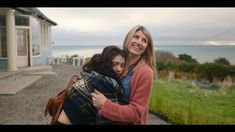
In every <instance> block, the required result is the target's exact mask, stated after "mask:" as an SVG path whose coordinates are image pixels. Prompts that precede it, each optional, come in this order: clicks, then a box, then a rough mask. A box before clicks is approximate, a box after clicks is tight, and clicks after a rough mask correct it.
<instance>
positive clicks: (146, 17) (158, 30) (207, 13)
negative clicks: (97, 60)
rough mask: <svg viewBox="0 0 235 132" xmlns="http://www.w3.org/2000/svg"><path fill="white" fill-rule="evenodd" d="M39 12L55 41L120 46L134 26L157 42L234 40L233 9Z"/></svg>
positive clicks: (50, 10) (57, 9)
mask: <svg viewBox="0 0 235 132" xmlns="http://www.w3.org/2000/svg"><path fill="white" fill-rule="evenodd" d="M39 9H40V10H41V11H42V12H43V13H44V14H45V15H46V16H48V17H49V18H50V19H52V20H53V21H55V22H57V23H58V26H56V27H53V34H54V35H53V36H54V39H55V41H78V40H79V41H87V42H88V41H89V42H93V43H95V42H101V41H102V40H104V41H105V40H107V41H115V42H116V43H121V42H122V40H123V39H124V36H125V35H126V33H127V32H128V31H129V29H131V28H132V27H133V26H135V25H144V26H146V27H147V28H148V29H149V31H150V32H151V33H152V36H153V38H154V41H158V42H164V41H165V42H172V43H177V42H179V43H181V42H186V43H188V42H197V43H198V42H201V43H204V42H207V41H210V42H212V41H213V42H215V41H217V42H219V41H225V40H226V41H229V42H231V41H234V37H233V36H235V32H229V30H230V29H232V28H234V27H235V25H234V23H235V17H232V16H235V8H39ZM219 33H221V34H219ZM213 35H214V36H213ZM213 37H214V38H213ZM208 44H209V43H208Z"/></svg>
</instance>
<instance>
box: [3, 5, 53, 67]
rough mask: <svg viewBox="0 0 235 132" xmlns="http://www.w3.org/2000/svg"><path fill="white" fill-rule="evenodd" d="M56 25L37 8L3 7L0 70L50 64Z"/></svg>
mask: <svg viewBox="0 0 235 132" xmlns="http://www.w3.org/2000/svg"><path fill="white" fill-rule="evenodd" d="M56 25H57V24H56V23H55V22H53V21H52V20H50V19H49V18H47V17H46V16H45V15H44V14H43V13H42V12H40V11H39V10H38V9H37V8H21V7H16V8H8V7H0V69H7V70H8V71H16V70H17V69H18V68H19V67H31V66H33V65H44V64H47V59H48V58H49V57H50V56H51V55H52V49H51V48H52V41H51V27H52V26H56Z"/></svg>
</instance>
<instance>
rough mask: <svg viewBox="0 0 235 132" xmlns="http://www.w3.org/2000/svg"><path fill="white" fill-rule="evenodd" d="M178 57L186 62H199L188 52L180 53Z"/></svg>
mask: <svg viewBox="0 0 235 132" xmlns="http://www.w3.org/2000/svg"><path fill="white" fill-rule="evenodd" d="M178 58H179V59H180V60H183V61H186V62H190V63H198V62H197V60H196V59H193V58H192V57H191V56H190V55H187V54H179V55H178Z"/></svg>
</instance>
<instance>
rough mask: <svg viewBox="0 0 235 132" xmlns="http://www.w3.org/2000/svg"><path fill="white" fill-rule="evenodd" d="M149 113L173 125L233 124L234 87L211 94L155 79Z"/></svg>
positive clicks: (184, 85) (186, 84)
mask: <svg viewBox="0 0 235 132" xmlns="http://www.w3.org/2000/svg"><path fill="white" fill-rule="evenodd" d="M150 110H152V111H155V112H158V113H160V114H163V115H165V116H167V117H168V120H169V122H170V123H172V124H235V86H233V87H231V88H229V89H228V90H226V91H225V90H210V89H205V88H201V87H197V86H192V84H191V82H183V81H168V80H164V79H157V80H156V81H155V83H154V88H153V92H152V97H151V101H150Z"/></svg>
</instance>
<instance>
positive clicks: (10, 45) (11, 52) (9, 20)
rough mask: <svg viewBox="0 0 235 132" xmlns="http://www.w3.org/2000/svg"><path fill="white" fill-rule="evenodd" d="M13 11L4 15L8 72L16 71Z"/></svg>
mask: <svg viewBox="0 0 235 132" xmlns="http://www.w3.org/2000/svg"><path fill="white" fill-rule="evenodd" d="M14 12H15V10H8V12H7V13H6V32H7V34H6V38H7V57H8V70H9V71H16V70H17V67H16V57H17V44H16V35H15V16H14Z"/></svg>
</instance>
